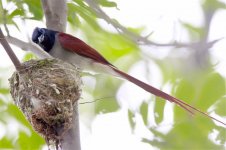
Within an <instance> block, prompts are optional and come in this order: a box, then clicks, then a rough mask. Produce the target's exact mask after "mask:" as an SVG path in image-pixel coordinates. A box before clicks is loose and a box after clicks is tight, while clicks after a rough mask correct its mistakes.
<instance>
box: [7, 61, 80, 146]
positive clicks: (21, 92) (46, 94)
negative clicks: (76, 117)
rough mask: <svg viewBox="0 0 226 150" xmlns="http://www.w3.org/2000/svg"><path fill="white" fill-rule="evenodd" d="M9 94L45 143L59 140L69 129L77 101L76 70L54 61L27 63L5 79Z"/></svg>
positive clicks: (77, 79)
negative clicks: (7, 79)
mask: <svg viewBox="0 0 226 150" xmlns="http://www.w3.org/2000/svg"><path fill="white" fill-rule="evenodd" d="M9 81H10V88H11V91H10V93H11V95H12V97H13V99H14V102H15V104H16V105H17V106H18V107H19V108H20V109H21V110H22V112H23V113H24V115H25V116H26V118H27V119H28V121H29V122H30V123H31V124H32V126H33V128H34V129H35V130H36V131H37V132H38V133H40V134H41V135H42V136H43V137H44V138H45V139H46V140H47V142H49V141H55V142H57V141H60V140H61V138H62V137H63V135H64V134H65V133H66V132H67V131H68V130H69V129H71V127H72V119H73V112H74V110H75V105H76V104H77V101H78V99H79V98H80V93H81V78H80V75H79V71H78V69H77V68H75V67H74V66H72V65H71V64H68V63H65V62H63V61H60V60H58V59H44V60H31V61H28V62H25V63H23V64H22V68H21V69H20V70H19V71H16V72H15V73H14V74H13V75H12V77H11V78H10V79H9Z"/></svg>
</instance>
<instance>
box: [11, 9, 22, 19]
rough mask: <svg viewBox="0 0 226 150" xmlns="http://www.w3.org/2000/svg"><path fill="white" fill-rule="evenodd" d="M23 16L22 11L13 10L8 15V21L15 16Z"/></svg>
mask: <svg viewBox="0 0 226 150" xmlns="http://www.w3.org/2000/svg"><path fill="white" fill-rule="evenodd" d="M24 15H25V13H24V10H23V9H15V10H14V11H13V12H12V13H11V14H10V15H8V18H9V19H13V17H15V16H20V17H23V16H24Z"/></svg>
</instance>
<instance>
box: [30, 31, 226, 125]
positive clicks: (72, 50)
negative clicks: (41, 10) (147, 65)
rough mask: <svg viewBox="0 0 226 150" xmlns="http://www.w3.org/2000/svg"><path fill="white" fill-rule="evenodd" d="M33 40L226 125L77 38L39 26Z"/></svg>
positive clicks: (67, 58) (59, 55)
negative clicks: (129, 71)
mask: <svg viewBox="0 0 226 150" xmlns="http://www.w3.org/2000/svg"><path fill="white" fill-rule="evenodd" d="M32 41H33V42H34V43H36V44H37V45H39V46H40V47H41V49H42V50H44V51H46V52H47V53H49V54H50V55H51V56H52V57H54V58H58V59H61V60H63V61H65V62H68V63H71V64H73V65H74V66H76V67H77V68H79V69H81V70H88V71H92V72H97V73H105V74H110V75H113V76H116V77H120V78H122V79H125V80H127V81H129V82H132V83H133V84H135V85H137V86H139V87H140V88H142V89H144V90H145V91H147V92H149V93H151V94H153V95H155V96H157V97H161V98H163V99H165V100H167V101H170V102H173V103H175V104H176V105H178V106H179V107H181V108H183V109H184V110H185V111H187V112H189V113H190V114H192V115H194V114H195V112H197V113H200V114H202V115H204V116H206V117H208V118H211V119H213V120H215V121H217V122H220V123H222V124H224V125H226V123H225V122H223V121H220V120H218V119H216V118H215V117H212V116H210V115H209V114H207V113H206V112H203V111H201V110H199V109H197V108H195V107H193V106H191V105H189V104H187V103H186V102H184V101H182V100H180V99H178V98H176V97H173V96H171V95H169V94H167V93H165V92H163V91H161V90H159V89H157V88H155V87H153V86H151V85H149V84H147V83H145V82H143V81H140V80H139V79H137V78H135V77H133V76H131V75H129V74H127V73H125V72H123V71H121V70H119V69H118V68H117V67H115V66H114V65H112V64H111V63H110V62H109V61H108V60H107V59H105V58H104V57H103V56H102V55H101V54H100V53H99V52H98V51H97V50H95V49H94V48H93V47H91V46H89V45H88V44H86V43H85V42H84V41H82V40H81V39H79V38H77V37H75V36H72V35H70V34H67V33H64V32H60V31H55V30H51V29H47V28H38V27H36V28H35V29H34V31H33V33H32Z"/></svg>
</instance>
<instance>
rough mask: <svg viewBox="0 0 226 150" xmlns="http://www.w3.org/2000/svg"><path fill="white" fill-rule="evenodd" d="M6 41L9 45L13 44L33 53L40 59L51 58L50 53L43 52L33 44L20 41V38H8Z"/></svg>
mask: <svg viewBox="0 0 226 150" xmlns="http://www.w3.org/2000/svg"><path fill="white" fill-rule="evenodd" d="M6 39H7V41H8V42H9V43H11V44H13V45H15V46H17V47H19V48H21V49H23V50H25V51H31V52H33V53H34V54H36V55H37V56H38V57H39V58H51V56H50V55H49V54H48V53H46V52H45V51H43V50H41V49H40V48H39V47H37V46H36V45H34V44H32V43H29V42H24V41H22V40H19V39H18V38H15V37H12V36H7V37H6Z"/></svg>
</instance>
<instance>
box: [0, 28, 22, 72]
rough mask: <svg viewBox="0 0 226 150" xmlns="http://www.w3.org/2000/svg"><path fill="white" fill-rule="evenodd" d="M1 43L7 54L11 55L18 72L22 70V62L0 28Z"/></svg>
mask: <svg viewBox="0 0 226 150" xmlns="http://www.w3.org/2000/svg"><path fill="white" fill-rule="evenodd" d="M0 42H1V44H2V46H3V47H4V48H5V51H6V52H7V54H8V55H9V57H10V59H11V61H12V62H13V64H14V66H15V68H16V70H20V68H21V64H20V61H19V60H18V58H17V57H16V55H15V54H14V52H13V50H12V48H11V47H10V45H9V43H8V42H7V41H6V39H5V36H4V35H3V32H2V30H1V28H0Z"/></svg>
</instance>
